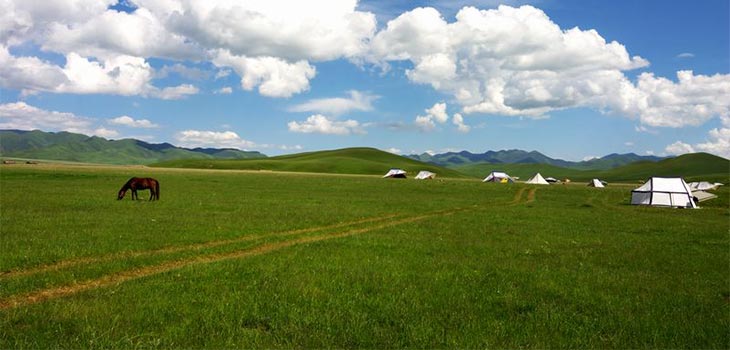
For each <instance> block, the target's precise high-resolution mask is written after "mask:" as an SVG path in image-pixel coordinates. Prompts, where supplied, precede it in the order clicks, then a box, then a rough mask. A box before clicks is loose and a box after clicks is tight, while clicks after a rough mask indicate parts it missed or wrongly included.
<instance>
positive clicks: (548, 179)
mask: <svg viewBox="0 0 730 350" xmlns="http://www.w3.org/2000/svg"><path fill="white" fill-rule="evenodd" d="M545 181H547V182H549V183H558V182H560V180H558V179H556V178H554V177H546V178H545Z"/></svg>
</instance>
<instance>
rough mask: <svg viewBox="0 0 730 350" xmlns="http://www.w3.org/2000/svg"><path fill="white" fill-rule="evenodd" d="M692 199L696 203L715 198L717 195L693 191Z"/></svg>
mask: <svg viewBox="0 0 730 350" xmlns="http://www.w3.org/2000/svg"><path fill="white" fill-rule="evenodd" d="M692 197H695V198H697V202H704V201H706V200H709V199H713V198H717V195H715V194H713V193H710V192H705V191H693V192H692Z"/></svg>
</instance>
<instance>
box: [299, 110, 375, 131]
mask: <svg viewBox="0 0 730 350" xmlns="http://www.w3.org/2000/svg"><path fill="white" fill-rule="evenodd" d="M287 125H288V127H289V131H291V132H297V133H305V134H309V133H316V134H330V135H349V134H364V133H365V130H364V128H363V126H362V125H360V123H359V122H357V121H356V120H345V121H338V120H333V119H330V118H328V117H326V116H323V115H321V114H315V115H312V116H310V117H309V118H307V120H305V121H303V122H296V121H291V122H289V123H288V124H287Z"/></svg>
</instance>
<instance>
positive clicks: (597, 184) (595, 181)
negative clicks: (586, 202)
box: [588, 179, 606, 188]
mask: <svg viewBox="0 0 730 350" xmlns="http://www.w3.org/2000/svg"><path fill="white" fill-rule="evenodd" d="M588 186H589V187H599V188H602V187H606V186H604V185H603V181H601V180H599V179H593V180H591V182H589V183H588Z"/></svg>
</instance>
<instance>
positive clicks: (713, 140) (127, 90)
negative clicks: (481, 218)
mask: <svg viewBox="0 0 730 350" xmlns="http://www.w3.org/2000/svg"><path fill="white" fill-rule="evenodd" d="M0 129H21V130H33V129H40V130H43V131H54V132H56V131H70V132H77V133H82V134H86V135H96V136H100V137H104V138H107V139H123V138H136V139H140V140H144V141H147V142H151V143H162V142H169V143H172V144H174V145H177V146H183V147H217V148H228V147H230V148H238V149H243V150H255V151H259V152H262V153H264V154H266V155H270V156H273V155H280V154H291V153H299V152H309V151H318V150H327V149H338V148H345V147H375V148H379V149H382V150H385V151H389V152H392V153H396V154H420V153H423V152H428V153H443V152H448V151H461V150H467V151H470V152H473V153H482V152H485V151H488V150H502V149H522V150H527V151H531V150H537V151H540V152H542V153H544V154H546V155H548V156H550V157H554V158H561V159H566V160H574V161H577V160H584V159H590V158H593V157H601V156H605V155H607V154H611V153H629V152H633V153H636V154H640V155H657V156H669V155H678V154H684V153H692V152H708V153H712V154H716V155H719V156H722V157H725V158H730V2H728V1H727V0H703V1H679V0H678V1H665V0H642V1H635V0H626V1H624V0H616V1H602V0H601V1H599V0H560V1H558V0H535V1H528V0H525V1H496V0H472V1H467V0H452V1H443V0H431V1H389V0H362V1H359V2H358V1H356V0H311V1H278V0H265V1H264V0H249V1H235V0H206V1H196V0H123V1H119V0H0Z"/></svg>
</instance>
